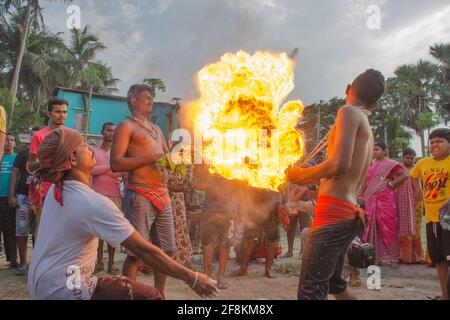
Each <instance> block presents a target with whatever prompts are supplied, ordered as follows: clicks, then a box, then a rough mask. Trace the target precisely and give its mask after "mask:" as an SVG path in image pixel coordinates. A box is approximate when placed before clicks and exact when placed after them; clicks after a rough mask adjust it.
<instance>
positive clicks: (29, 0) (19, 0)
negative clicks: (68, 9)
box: [0, 0, 70, 126]
mask: <svg viewBox="0 0 450 320" xmlns="http://www.w3.org/2000/svg"><path fill="white" fill-rule="evenodd" d="M68 1H70V0H68ZM22 5H25V14H24V17H23V21H22V29H21V33H20V46H19V50H18V54H17V56H16V60H15V64H14V72H13V75H12V79H11V85H10V91H11V104H10V107H11V109H10V121H9V126H11V125H12V119H13V114H14V105H15V102H16V98H17V90H18V87H19V76H20V70H21V68H22V62H23V57H24V55H25V48H26V43H27V38H28V33H29V29H30V24H31V22H32V21H34V22H38V21H40V22H41V23H42V24H44V19H43V17H42V8H41V6H40V4H39V0H26V1H25V0H0V13H1V14H2V15H3V14H4V13H5V12H10V11H11V9H13V8H15V9H19V8H21V7H22Z"/></svg>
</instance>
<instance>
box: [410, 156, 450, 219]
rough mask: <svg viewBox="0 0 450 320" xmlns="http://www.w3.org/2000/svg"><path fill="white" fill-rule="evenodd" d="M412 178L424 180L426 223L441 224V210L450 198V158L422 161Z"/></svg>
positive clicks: (413, 171) (412, 173)
mask: <svg viewBox="0 0 450 320" xmlns="http://www.w3.org/2000/svg"><path fill="white" fill-rule="evenodd" d="M411 177H413V178H414V179H419V178H421V179H422V185H423V199H424V204H425V219H426V223H430V222H439V209H440V208H441V207H442V206H443V205H444V204H445V203H446V202H447V200H448V198H450V181H449V180H450V179H449V178H450V156H448V157H447V158H445V159H444V160H441V161H436V160H434V159H433V158H425V159H422V160H420V161H419V162H418V163H417V164H416V166H415V167H414V169H413V170H412V171H411Z"/></svg>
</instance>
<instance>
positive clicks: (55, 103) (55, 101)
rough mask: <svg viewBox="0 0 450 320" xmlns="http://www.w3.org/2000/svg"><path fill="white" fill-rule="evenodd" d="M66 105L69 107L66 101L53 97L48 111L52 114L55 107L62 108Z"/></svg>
mask: <svg viewBox="0 0 450 320" xmlns="http://www.w3.org/2000/svg"><path fill="white" fill-rule="evenodd" d="M63 104H65V105H66V106H69V103H68V102H67V100H65V99H61V98H58V97H53V98H51V99H50V100H49V101H48V106H47V111H48V112H52V111H53V106H60V105H63Z"/></svg>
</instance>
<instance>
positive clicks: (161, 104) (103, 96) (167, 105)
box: [53, 87, 177, 108]
mask: <svg viewBox="0 0 450 320" xmlns="http://www.w3.org/2000/svg"><path fill="white" fill-rule="evenodd" d="M60 90H61V91H66V92H74V93H79V94H86V95H89V91H85V90H79V89H71V88H64V87H56V88H55V91H54V93H53V95H55V96H56V95H58V92H59V91H60ZM92 96H93V97H96V98H101V99H110V100H119V101H124V102H125V103H126V102H127V98H126V97H122V96H115V95H110V94H103V93H97V92H93V93H92ZM154 104H157V105H158V106H159V107H165V108H176V107H177V105H176V104H172V103H168V102H154Z"/></svg>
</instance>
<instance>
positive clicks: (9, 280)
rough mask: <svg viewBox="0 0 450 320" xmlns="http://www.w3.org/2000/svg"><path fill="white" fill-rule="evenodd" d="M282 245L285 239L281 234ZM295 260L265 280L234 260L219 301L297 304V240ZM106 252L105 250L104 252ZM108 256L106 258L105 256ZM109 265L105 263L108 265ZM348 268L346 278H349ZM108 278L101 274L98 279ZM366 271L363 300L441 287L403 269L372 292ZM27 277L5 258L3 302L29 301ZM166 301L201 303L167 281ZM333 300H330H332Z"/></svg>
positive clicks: (429, 275) (433, 292)
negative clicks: (238, 273)
mask: <svg viewBox="0 0 450 320" xmlns="http://www.w3.org/2000/svg"><path fill="white" fill-rule="evenodd" d="M281 238H282V245H283V247H284V246H285V245H286V244H285V240H284V239H285V236H284V235H283V234H282V236H281ZM294 248H295V252H297V253H296V254H294V257H293V258H288V259H276V260H275V262H274V268H273V269H274V270H278V271H279V272H276V271H274V275H275V276H276V278H275V279H267V278H265V277H264V260H258V261H254V262H252V263H251V264H250V267H249V273H248V275H247V276H244V277H240V278H232V277H230V276H229V274H231V273H232V272H233V271H234V270H236V269H237V268H238V267H239V266H238V265H237V264H236V261H235V260H234V258H233V249H232V252H231V255H230V256H231V259H230V261H229V264H228V267H227V273H226V274H227V281H228V284H229V288H228V289H225V290H221V294H220V296H219V297H218V298H217V299H220V300H295V299H296V294H297V285H298V277H297V275H296V272H298V261H299V260H298V252H299V248H300V244H299V241H298V240H296V242H295V245H294ZM105 249H106V248H105ZM105 256H106V255H105ZM124 259H125V255H124V254H122V253H118V254H116V259H115V260H116V266H118V267H120V268H121V266H122V263H123V261H124ZM105 264H106V261H105ZM192 267H193V269H196V270H199V271H201V269H202V256H201V255H195V256H194V262H193V266H192ZM349 273H350V269H349V268H348V267H347V268H346V269H345V271H344V274H346V275H348V274H349ZM102 275H105V273H98V274H97V276H102ZM366 279H367V273H366V270H361V280H362V281H361V282H362V286H361V287H358V288H351V290H352V292H353V293H354V294H355V295H356V296H357V298H358V299H361V300H429V299H431V298H433V297H435V296H437V295H439V293H440V290H439V283H438V280H437V275H436V269H434V268H426V267H425V266H424V265H401V266H400V268H398V269H395V268H392V267H381V290H369V289H368V288H367V285H366ZM138 280H139V281H141V282H144V283H146V284H149V285H152V284H153V276H152V275H151V274H150V275H144V274H142V273H140V275H139V278H138ZM26 281H27V280H26V277H18V276H16V275H15V274H14V270H11V269H9V268H8V266H7V264H6V260H5V258H0V300H4V299H8V300H12V299H15V300H22V299H29V295H28V292H27V289H26ZM166 297H167V299H169V300H198V299H201V298H200V297H198V296H197V295H196V294H195V293H194V292H193V291H192V290H191V289H190V288H189V287H188V286H187V285H186V284H184V283H183V282H181V281H179V280H175V279H168V282H167V290H166ZM331 299H333V297H332V296H330V300H331Z"/></svg>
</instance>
